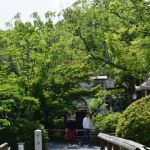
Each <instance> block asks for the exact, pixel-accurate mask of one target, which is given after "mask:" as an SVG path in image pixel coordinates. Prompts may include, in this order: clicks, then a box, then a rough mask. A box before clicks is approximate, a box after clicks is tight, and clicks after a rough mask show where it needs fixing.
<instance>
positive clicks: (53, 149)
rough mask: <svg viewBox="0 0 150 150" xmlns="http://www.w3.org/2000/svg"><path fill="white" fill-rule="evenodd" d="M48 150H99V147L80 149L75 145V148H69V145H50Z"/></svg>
mask: <svg viewBox="0 0 150 150" xmlns="http://www.w3.org/2000/svg"><path fill="white" fill-rule="evenodd" d="M47 147H48V150H99V149H100V148H99V147H98V146H91V147H88V146H87V145H85V146H83V147H80V146H79V145H76V144H74V145H73V146H68V145H67V144H62V143H48V146H47Z"/></svg>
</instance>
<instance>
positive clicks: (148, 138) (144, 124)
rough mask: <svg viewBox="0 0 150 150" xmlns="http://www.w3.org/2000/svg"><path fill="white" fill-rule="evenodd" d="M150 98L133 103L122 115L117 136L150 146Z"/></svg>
mask: <svg viewBox="0 0 150 150" xmlns="http://www.w3.org/2000/svg"><path fill="white" fill-rule="evenodd" d="M149 116H150V96H146V97H144V98H142V99H140V100H137V101H135V102H134V103H132V104H131V105H130V106H129V107H128V108H127V109H126V110H125V111H124V112H123V114H122V115H121V117H120V119H119V121H118V126H117V129H116V135H117V136H121V137H123V138H127V139H129V140H133V141H136V142H139V143H141V144H144V145H146V146H150V132H149V131H150V117H149Z"/></svg>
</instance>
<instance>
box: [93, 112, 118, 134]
mask: <svg viewBox="0 0 150 150" xmlns="http://www.w3.org/2000/svg"><path fill="white" fill-rule="evenodd" d="M119 117H120V113H119V112H116V113H112V114H107V115H102V114H98V115H97V116H96V117H95V118H94V119H93V121H94V126H95V130H96V132H97V133H98V132H103V133H115V130H116V127H117V123H118V119H119Z"/></svg>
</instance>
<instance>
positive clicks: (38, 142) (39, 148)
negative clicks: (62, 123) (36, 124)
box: [34, 130, 42, 150]
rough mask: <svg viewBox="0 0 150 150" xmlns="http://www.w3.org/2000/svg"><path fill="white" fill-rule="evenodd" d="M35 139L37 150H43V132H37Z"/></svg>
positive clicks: (35, 132)
mask: <svg viewBox="0 0 150 150" xmlns="http://www.w3.org/2000/svg"><path fill="white" fill-rule="evenodd" d="M34 137H35V150H42V131H41V130H35V131H34Z"/></svg>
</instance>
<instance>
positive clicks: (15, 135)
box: [0, 119, 48, 150]
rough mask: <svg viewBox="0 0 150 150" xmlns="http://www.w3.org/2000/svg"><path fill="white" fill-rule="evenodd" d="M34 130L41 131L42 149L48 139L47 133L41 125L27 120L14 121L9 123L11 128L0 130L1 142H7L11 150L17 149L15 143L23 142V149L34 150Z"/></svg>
mask: <svg viewBox="0 0 150 150" xmlns="http://www.w3.org/2000/svg"><path fill="white" fill-rule="evenodd" d="M36 129H41V130H42V136H43V138H42V141H43V149H44V147H45V144H46V142H47V139H48V134H47V131H46V130H45V129H44V127H43V125H41V124H39V123H38V122H35V121H29V120H27V119H16V120H14V121H13V122H12V123H11V126H7V127H5V128H3V129H0V139H1V142H2V143H4V142H6V141H7V142H8V143H9V145H10V146H11V149H12V150H15V149H17V143H20V142H24V143H25V149H28V150H32V149H34V131H35V130H36Z"/></svg>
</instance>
